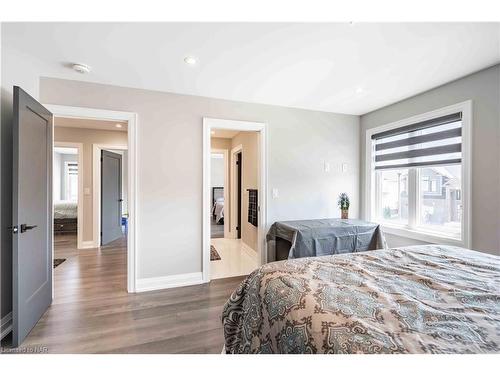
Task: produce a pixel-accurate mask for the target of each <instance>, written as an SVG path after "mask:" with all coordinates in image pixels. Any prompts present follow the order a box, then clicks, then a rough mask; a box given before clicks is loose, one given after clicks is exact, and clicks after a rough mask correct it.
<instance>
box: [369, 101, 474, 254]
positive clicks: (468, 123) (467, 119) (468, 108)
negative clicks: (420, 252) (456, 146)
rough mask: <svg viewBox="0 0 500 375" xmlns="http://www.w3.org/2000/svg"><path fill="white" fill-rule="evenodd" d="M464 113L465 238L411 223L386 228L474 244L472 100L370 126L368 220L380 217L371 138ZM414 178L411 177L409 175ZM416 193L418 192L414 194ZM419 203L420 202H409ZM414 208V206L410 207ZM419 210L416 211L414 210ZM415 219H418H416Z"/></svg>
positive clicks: (411, 235) (422, 237)
mask: <svg viewBox="0 0 500 375" xmlns="http://www.w3.org/2000/svg"><path fill="white" fill-rule="evenodd" d="M458 111H460V112H462V204H463V215H462V216H463V217H462V231H461V232H462V239H461V240H457V239H454V238H449V237H446V235H443V234H441V233H439V234H438V233H429V232H424V231H422V230H420V229H418V230H417V229H414V228H409V227H407V226H401V227H398V226H393V225H387V224H386V223H382V226H383V228H384V230H385V231H386V232H388V233H392V234H395V235H398V236H403V237H408V238H412V239H416V240H420V241H426V242H434V243H435V242H439V243H449V244H454V245H458V246H463V247H467V248H470V247H471V233H472V228H471V227H472V225H471V221H470V219H471V206H472V203H471V190H472V187H471V165H472V160H471V159H472V101H471V100H467V101H464V102H461V103H457V104H453V105H450V106H447V107H444V108H440V109H436V110H433V111H430V112H426V113H423V114H420V115H417V116H412V117H409V118H406V119H403V120H399V121H395V122H392V123H389V124H386V125H382V126H378V127H375V128H371V129H368V130H367V131H366V139H365V142H366V143H365V150H366V155H365V192H364V194H365V200H364V206H363V218H364V219H365V220H368V221H372V220H375V219H376V216H375V214H374V212H373V211H374V210H373V204H372V202H374V201H375V189H372V186H374V184H375V182H376V181H375V173H374V169H373V163H372V160H373V155H374V152H373V147H374V146H373V142H372V140H371V137H372V135H373V134H375V133H379V132H382V131H386V130H390V129H395V128H399V127H402V126H405V125H409V124H412V123H416V122H420V121H424V120H428V119H431V118H436V117H440V116H444V115H447V114H451V113H455V112H458ZM409 177H410V176H409ZM413 177H414V178H415V176H413ZM414 195H415V194H414ZM409 204H412V205H415V204H416V202H409ZM409 208H410V207H409ZM413 212H415V210H413ZM413 222H414V220H413Z"/></svg>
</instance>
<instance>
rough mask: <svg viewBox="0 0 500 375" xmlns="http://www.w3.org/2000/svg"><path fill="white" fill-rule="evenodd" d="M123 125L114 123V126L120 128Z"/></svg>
mask: <svg viewBox="0 0 500 375" xmlns="http://www.w3.org/2000/svg"><path fill="white" fill-rule="evenodd" d="M122 126H123V125H122V124H115V127H117V128H121V127H122Z"/></svg>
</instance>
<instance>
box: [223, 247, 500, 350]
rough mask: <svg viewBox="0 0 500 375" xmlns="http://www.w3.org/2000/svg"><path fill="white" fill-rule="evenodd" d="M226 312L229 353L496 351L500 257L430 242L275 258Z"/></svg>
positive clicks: (252, 277)
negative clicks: (294, 257) (302, 256)
mask: <svg viewBox="0 0 500 375" xmlns="http://www.w3.org/2000/svg"><path fill="white" fill-rule="evenodd" d="M222 321H223V326H224V335H225V352H227V353H333V354H342V353H499V352H500V257H498V256H494V255H489V254H485V253H480V252H476V251H472V250H467V249H463V248H459V247H453V246H438V245H426V246H413V247H405V248H396V249H383V250H374V251H366V252H359V253H348V254H339V255H334V256H321V257H308V258H301V259H293V260H286V261H281V262H273V263H269V264H266V265H264V266H262V267H260V268H259V269H257V270H256V271H254V272H253V273H252V274H251V275H249V276H248V278H247V279H246V280H245V281H244V282H243V283H242V284H241V285H240V286H239V288H238V289H237V290H236V291H235V292H234V293H233V294H232V296H231V297H230V299H229V301H228V302H227V303H226V305H225V307H224V311H223V315H222Z"/></svg>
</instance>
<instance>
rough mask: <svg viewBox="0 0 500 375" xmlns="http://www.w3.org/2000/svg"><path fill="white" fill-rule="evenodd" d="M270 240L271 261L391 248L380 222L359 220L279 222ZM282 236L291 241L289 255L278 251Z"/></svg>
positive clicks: (268, 236) (272, 227)
mask: <svg viewBox="0 0 500 375" xmlns="http://www.w3.org/2000/svg"><path fill="white" fill-rule="evenodd" d="M266 239H267V244H268V253H269V259H270V260H283V259H287V258H288V259H294V258H304V257H312V256H322V255H333V254H342V253H353V252H358V251H366V250H376V249H385V248H387V244H386V241H385V237H384V234H383V232H382V230H381V229H380V225H379V224H377V223H370V222H367V221H363V220H357V219H316V220H293V221H277V222H275V223H274V224H273V225H272V226H271V228H270V229H269V232H268V233H267V236H266ZM280 239H283V240H286V241H288V243H289V248H287V249H286V252H287V253H288V254H286V253H285V256H282V255H279V254H278V252H277V251H276V241H277V240H278V241H279V240H280Z"/></svg>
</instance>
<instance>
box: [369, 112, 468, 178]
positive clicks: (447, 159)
mask: <svg viewBox="0 0 500 375" xmlns="http://www.w3.org/2000/svg"><path fill="white" fill-rule="evenodd" d="M372 142H373V147H374V149H375V170H380V169H394V168H409V167H424V166H431V165H443V164H447V165H451V164H460V163H461V162H462V112H458V113H453V114H450V115H446V116H441V117H437V118H434V119H431V120H426V121H422V122H419V123H415V124H412V125H407V126H403V127H400V128H397V129H391V130H387V131H384V132H380V133H376V134H373V135H372Z"/></svg>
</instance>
